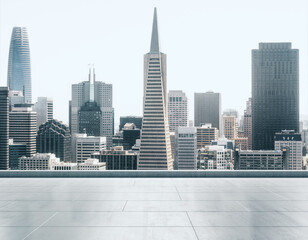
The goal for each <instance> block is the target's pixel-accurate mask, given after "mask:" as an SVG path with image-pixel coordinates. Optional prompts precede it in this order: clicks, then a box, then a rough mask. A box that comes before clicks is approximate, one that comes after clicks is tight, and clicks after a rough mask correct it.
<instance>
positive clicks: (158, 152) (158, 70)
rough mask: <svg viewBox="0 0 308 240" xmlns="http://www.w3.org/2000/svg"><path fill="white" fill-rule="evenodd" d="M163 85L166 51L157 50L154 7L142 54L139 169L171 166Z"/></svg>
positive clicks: (157, 168) (165, 78)
mask: <svg viewBox="0 0 308 240" xmlns="http://www.w3.org/2000/svg"><path fill="white" fill-rule="evenodd" d="M166 87H167V76H166V54H164V53H162V52H160V51H159V42H158V31H157V16H156V9H155V10H154V19H153V31H152V40H151V49H150V52H149V53H147V54H145V55H144V92H143V94H144V98H143V99H144V101H143V120H142V131H141V138H140V139H141V141H140V155H139V162H138V169H141V170H172V169H173V159H172V153H171V145H170V133H169V124H168V118H167V110H166V108H167V105H166V103H167V99H166V92H167V88H166Z"/></svg>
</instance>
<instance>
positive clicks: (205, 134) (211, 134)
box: [197, 124, 218, 149]
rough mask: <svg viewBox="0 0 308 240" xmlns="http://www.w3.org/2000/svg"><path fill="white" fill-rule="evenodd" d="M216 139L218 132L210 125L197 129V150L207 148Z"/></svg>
mask: <svg viewBox="0 0 308 240" xmlns="http://www.w3.org/2000/svg"><path fill="white" fill-rule="evenodd" d="M217 139H218V130H217V128H215V127H212V124H204V125H202V126H201V127H197V148H198V149H201V148H203V147H204V146H209V145H211V144H212V141H215V140H217Z"/></svg>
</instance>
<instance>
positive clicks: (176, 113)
mask: <svg viewBox="0 0 308 240" xmlns="http://www.w3.org/2000/svg"><path fill="white" fill-rule="evenodd" d="M168 120H169V128H170V129H169V130H170V132H175V130H176V128H177V127H180V126H181V127H187V125H188V107H187V97H186V94H185V93H184V92H183V91H174V90H170V91H169V93H168Z"/></svg>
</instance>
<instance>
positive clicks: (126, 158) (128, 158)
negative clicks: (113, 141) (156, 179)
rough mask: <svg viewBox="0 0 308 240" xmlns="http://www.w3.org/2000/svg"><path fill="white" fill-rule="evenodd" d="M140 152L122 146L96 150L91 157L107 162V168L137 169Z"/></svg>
mask: <svg viewBox="0 0 308 240" xmlns="http://www.w3.org/2000/svg"><path fill="white" fill-rule="evenodd" d="M138 156H139V154H138V153H137V152H134V151H128V150H123V147H122V146H118V147H113V148H110V150H102V151H100V152H95V153H93V154H92V155H91V158H96V159H98V160H99V162H103V163H106V170H137V164H138Z"/></svg>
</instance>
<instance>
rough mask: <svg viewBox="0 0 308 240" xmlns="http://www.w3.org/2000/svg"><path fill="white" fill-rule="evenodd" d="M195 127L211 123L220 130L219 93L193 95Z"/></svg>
mask: <svg viewBox="0 0 308 240" xmlns="http://www.w3.org/2000/svg"><path fill="white" fill-rule="evenodd" d="M194 114H195V127H200V126H201V125H202V124H206V123H211V124H212V126H213V127H215V128H217V129H218V130H221V129H220V124H221V120H220V119H221V115H220V114H221V97H220V93H214V92H206V93H195V111H194Z"/></svg>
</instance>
